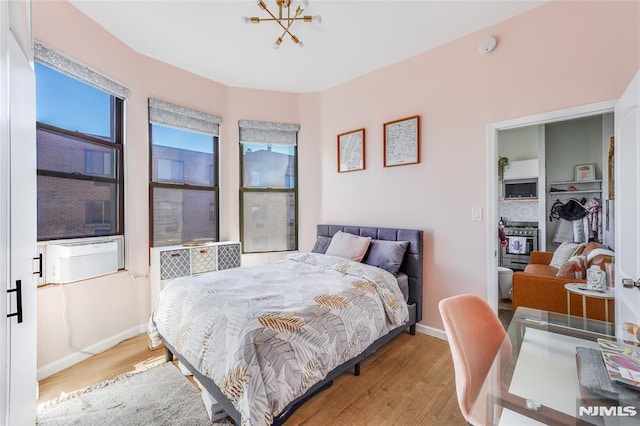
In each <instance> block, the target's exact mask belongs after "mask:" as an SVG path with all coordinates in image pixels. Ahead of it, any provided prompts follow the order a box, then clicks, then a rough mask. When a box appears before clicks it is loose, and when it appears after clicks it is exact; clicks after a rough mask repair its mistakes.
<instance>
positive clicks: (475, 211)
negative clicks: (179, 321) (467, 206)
mask: <svg viewBox="0 0 640 426" xmlns="http://www.w3.org/2000/svg"><path fill="white" fill-rule="evenodd" d="M471 220H472V221H474V222H481V221H482V207H472V208H471Z"/></svg>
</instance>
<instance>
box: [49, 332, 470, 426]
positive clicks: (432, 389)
mask: <svg viewBox="0 0 640 426" xmlns="http://www.w3.org/2000/svg"><path fill="white" fill-rule="evenodd" d="M163 359H164V350H163V349H157V350H155V351H150V350H149V349H148V348H147V336H146V335H145V334H142V335H140V336H137V337H134V338H133V339H129V340H127V341H125V342H123V343H121V344H120V345H118V346H116V347H115V348H113V349H111V350H109V351H107V352H104V353H102V354H100V355H96V356H93V357H91V358H89V359H87V360H86V361H83V362H82V363H79V364H77V365H74V366H73V367H70V368H68V369H66V370H64V371H61V372H59V373H57V374H55V375H53V376H50V377H47V378H46V379H44V380H42V381H41V382H40V399H39V401H38V402H39V403H42V402H45V401H47V400H49V399H52V398H56V397H58V396H59V395H60V392H71V391H74V390H77V389H81V388H84V387H86V386H88V385H91V384H93V383H97V382H100V381H102V380H106V379H110V378H113V377H115V376H117V375H118V374H120V373H123V372H126V371H134V370H136V369H140V368H146V366H148V365H149V364H152V363H154V362H157V361H161V360H163ZM327 424H339V425H465V424H466V423H465V421H464V419H463V418H462V415H461V414H460V410H459V409H458V401H457V399H456V393H455V380H454V376H453V364H452V362H451V356H450V354H449V346H448V344H447V342H445V341H443V340H439V339H436V338H433V337H430V336H426V335H423V334H420V333H417V334H416V335H415V336H410V335H409V334H408V333H403V334H401V335H399V336H398V337H396V338H395V339H394V340H393V341H392V342H391V343H389V344H387V345H385V346H384V347H382V348H381V349H380V350H378V352H376V353H375V354H374V355H372V356H371V357H369V358H367V359H366V360H365V361H364V362H363V363H362V370H361V375H360V376H359V377H356V376H354V375H353V374H352V373H345V374H343V375H341V376H340V377H338V378H337V379H336V380H334V383H333V386H331V387H330V388H329V389H327V390H325V391H323V392H321V393H320V394H318V395H316V396H315V397H313V398H312V399H310V400H309V401H308V402H307V403H305V404H304V405H303V406H302V407H300V408H299V409H298V410H297V411H296V412H295V413H294V414H293V415H292V416H291V417H290V418H289V420H287V422H286V425H327Z"/></svg>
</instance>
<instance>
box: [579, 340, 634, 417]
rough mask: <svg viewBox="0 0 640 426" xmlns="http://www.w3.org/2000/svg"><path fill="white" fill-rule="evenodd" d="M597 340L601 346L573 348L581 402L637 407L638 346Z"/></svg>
mask: <svg viewBox="0 0 640 426" xmlns="http://www.w3.org/2000/svg"><path fill="white" fill-rule="evenodd" d="M598 344H599V345H600V349H593V348H586V347H577V348H576V364H577V369H578V382H579V385H580V394H581V397H582V402H583V403H584V404H585V405H619V404H621V403H623V402H624V404H631V405H634V406H636V407H638V408H640V380H637V379H640V348H638V347H636V346H631V345H626V344H624V343H619V342H615V341H611V340H606V339H598Z"/></svg>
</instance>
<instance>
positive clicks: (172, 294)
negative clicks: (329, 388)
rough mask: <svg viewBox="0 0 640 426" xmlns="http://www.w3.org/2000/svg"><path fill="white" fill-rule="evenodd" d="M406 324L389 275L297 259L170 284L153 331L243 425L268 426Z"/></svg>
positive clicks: (338, 261) (326, 259)
mask: <svg viewBox="0 0 640 426" xmlns="http://www.w3.org/2000/svg"><path fill="white" fill-rule="evenodd" d="M408 316H409V315H408V310H407V305H406V303H404V300H403V297H402V293H401V292H400V289H399V288H398V285H397V282H396V279H395V278H394V277H393V275H391V274H390V273H388V272H387V271H384V270H382V269H379V268H376V267H373V266H369V265H366V264H362V263H356V262H352V261H349V260H345V259H342V258H338V257H334V256H327V255H322V254H314V253H296V254H292V255H289V256H288V257H287V258H286V259H285V260H283V261H280V262H276V263H272V264H268V265H259V266H253V267H247V268H236V269H229V270H224V271H218V272H213V273H209V274H204V275H200V276H196V277H185V278H180V279H177V280H175V281H173V282H171V283H170V284H168V285H167V286H166V287H165V288H164V289H163V290H162V292H161V293H160V296H159V298H158V302H157V305H156V308H155V310H154V313H153V315H152V318H151V321H150V330H149V331H150V333H156V332H159V333H160V334H161V335H162V336H163V337H164V338H165V339H166V341H167V342H168V343H169V344H170V345H171V346H173V347H174V348H175V349H176V351H177V352H178V353H180V354H181V355H182V356H184V357H185V359H186V360H187V361H189V363H190V364H191V365H193V366H194V367H195V368H197V369H198V370H199V371H200V372H201V373H203V374H204V375H205V376H207V377H209V378H211V379H213V380H214V381H215V383H216V384H217V385H218V387H219V388H220V390H221V391H222V392H223V393H224V394H225V395H226V396H227V397H228V398H229V399H230V400H231V401H232V402H233V403H234V405H235V407H236V408H237V409H238V411H239V412H240V414H241V415H242V424H243V425H265V424H266V425H269V424H271V423H272V420H273V418H274V417H275V416H277V415H278V414H280V413H281V411H282V410H283V409H284V408H285V407H286V406H287V405H288V404H289V403H290V402H291V401H293V400H294V399H295V398H297V397H299V396H300V395H302V394H303V393H304V392H305V391H306V390H307V389H308V388H309V387H311V386H312V385H313V384H315V383H317V382H318V381H320V380H322V379H323V378H324V377H325V376H326V374H327V373H328V372H329V371H331V370H332V369H334V368H335V367H337V366H339V365H340V364H342V363H344V362H345V361H347V360H349V359H351V358H353V357H354V356H356V355H358V354H360V353H361V352H362V351H364V350H365V349H366V348H367V346H369V345H370V344H371V343H372V342H373V341H374V340H376V339H377V338H379V337H380V336H383V335H384V334H386V333H387V332H388V331H390V330H391V329H393V328H396V327H398V326H400V325H402V324H405V323H406V322H407V320H408Z"/></svg>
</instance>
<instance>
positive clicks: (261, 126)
mask: <svg viewBox="0 0 640 426" xmlns="http://www.w3.org/2000/svg"><path fill="white" fill-rule="evenodd" d="M238 127H239V128H240V142H258V143H269V144H279V145H297V144H298V131H300V125H298V124H290V123H272V122H268V121H252V120H239V121H238Z"/></svg>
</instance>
